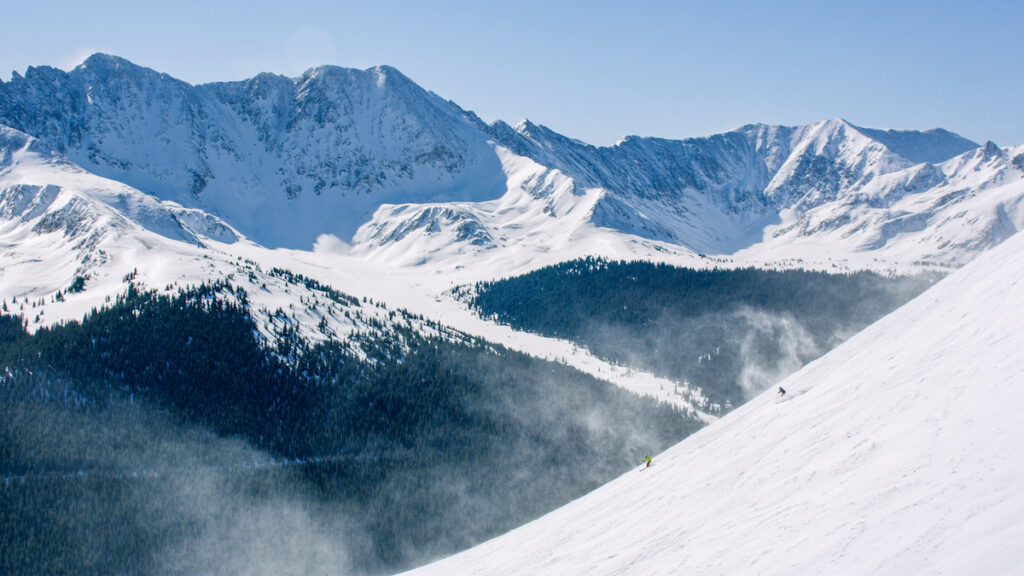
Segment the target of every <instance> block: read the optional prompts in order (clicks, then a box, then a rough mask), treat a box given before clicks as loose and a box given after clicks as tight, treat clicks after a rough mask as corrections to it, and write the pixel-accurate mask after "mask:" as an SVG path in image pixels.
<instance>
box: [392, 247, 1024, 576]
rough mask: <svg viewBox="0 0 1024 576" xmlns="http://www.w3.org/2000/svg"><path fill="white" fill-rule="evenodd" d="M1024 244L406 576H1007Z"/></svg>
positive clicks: (1023, 392) (1017, 532)
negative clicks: (681, 434) (699, 423)
mask: <svg viewBox="0 0 1024 576" xmlns="http://www.w3.org/2000/svg"><path fill="white" fill-rule="evenodd" d="M1022 302H1024V235H1021V234H1017V235H1016V236H1014V237H1012V238H1011V239H1010V240H1008V241H1006V242H1004V243H1003V244H1002V245H1000V246H999V247H997V248H995V249H993V250H992V251H991V252H989V253H987V254H985V255H984V256H982V257H980V258H978V260H976V261H975V262H974V263H972V264H970V265H969V266H967V267H965V268H964V269H962V270H960V271H959V272H957V273H956V274H954V275H951V276H950V277H948V278H946V279H945V280H944V281H942V282H940V283H939V284H937V285H936V286H935V287H934V288H932V289H931V290H929V291H927V292H925V293H924V294H923V295H922V296H920V297H919V298H917V299H916V300H914V301H912V302H911V303H909V304H907V305H906V306H904V307H903V308H901V309H899V310H898V311H896V312H894V313H893V314H891V315H890V316H888V317H886V318H884V319H882V320H881V321H879V322H878V323H876V324H874V325H873V326H871V327H870V328H868V329H867V330H865V331H863V332H861V333H860V334H858V335H856V336H855V337H853V338H851V339H850V340H849V341H847V342H846V343H845V344H843V345H841V346H840V347H839V348H837V349H835V350H834V351H832V352H831V353H829V354H827V355H826V356H824V357H822V358H820V359H819V360H817V361H815V362H813V363H812V364H810V365H808V366H806V367H805V368H804V369H803V370H801V371H799V372H798V373H796V374H794V375H792V376H791V377H789V378H788V379H787V380H786V381H784V382H783V383H782V386H784V387H785V388H786V389H787V391H788V394H787V395H786V397H785V401H783V402H777V400H776V395H775V392H774V391H769V392H766V393H765V394H763V395H761V396H760V397H757V398H755V399H754V400H752V401H751V402H749V403H748V404H746V405H744V406H742V407H740V408H738V409H737V410H735V411H734V412H732V413H730V414H729V415H727V416H726V417H724V418H722V419H721V420H720V421H718V422H716V423H714V424H711V425H710V426H708V427H707V428H705V429H704V430H702V431H701V432H699V433H697V434H695V435H694V436H691V437H690V438H688V439H686V440H684V441H683V442H681V443H680V444H678V445H676V446H674V447H673V448H671V449H670V450H668V451H666V452H665V453H663V454H660V455H658V456H655V457H654V466H653V467H651V468H650V469H647V470H644V471H639V463H640V456H642V455H637V462H638V468H637V469H636V470H632V471H630V472H628V473H626V474H624V475H623V476H621V477H620V478H618V479H616V480H614V481H613V482H611V483H609V484H607V485H605V486H603V487H601V488H599V489H598V490H596V491H594V492H593V493H591V494H588V495H587V496H584V497H583V498H581V499H579V500H577V501H575V502H572V503H570V504H569V505H567V506H565V507H564V508H561V509H559V510H556V511H554V512H552V513H550V514H548V515H547V516H544V517H542V518H540V519H538V520H536V521H534V522H532V523H530V524H527V525H525V526H523V527H521V528H519V529H517V530H514V531H512V532H510V533H508V534H506V535H504V536H501V537H499V538H496V539H494V540H491V541H488V542H486V543H484V544H481V545H480V546H478V547H476V548H473V549H471V550H468V551H466V552H464V553H461V554H458V555H456V556H453V557H450V558H447V559H444V560H441V561H439V562H437V563H434V564H431V565H428V566H425V567H423V568H421V569H418V570H415V571H413V572H410V574H415V575H417V576H426V575H431V574H439V575H450V574H460V575H462V574H558V575H563V576H564V575H573V574H580V575H596V574H643V575H645V576H652V575H659V574H666V575H667V574H1020V573H1022V571H1024V549H1022V548H1021V546H1020V544H1021V542H1024V492H1022V491H1021V490H1020V489H1019V487H1020V486H1021V481H1022V480H1024V452H1022V451H1021V449H1020V448H1021V446H1024V423H1022V421H1021V418H1020V416H1019V407H1020V406H1021V405H1022V404H1024V374H1022V371H1021V366H1024V331H1022V330H1021V329H1020V326H1021V324H1022V321H1024V307H1022V306H1021V303H1022Z"/></svg>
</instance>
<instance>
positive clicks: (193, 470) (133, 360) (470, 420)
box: [0, 283, 701, 574]
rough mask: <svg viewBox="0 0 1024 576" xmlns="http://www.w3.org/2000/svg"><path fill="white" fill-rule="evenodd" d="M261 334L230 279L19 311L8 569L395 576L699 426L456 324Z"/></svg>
mask: <svg viewBox="0 0 1024 576" xmlns="http://www.w3.org/2000/svg"><path fill="white" fill-rule="evenodd" d="M347 302H349V303H350V304H351V305H354V306H358V305H359V302H358V300H356V299H353V298H349V299H348V300H347ZM258 328H259V327H258V326H257V325H256V324H255V322H254V320H253V317H252V315H251V314H250V312H249V310H248V308H247V298H246V295H245V293H244V291H242V290H241V289H239V288H234V287H232V286H231V285H230V284H227V283H217V284H204V285H202V286H199V287H192V288H188V289H183V290H180V291H178V292H177V293H172V294H158V293H156V292H152V291H148V290H145V289H143V288H142V287H139V286H136V285H134V284H132V285H130V287H129V289H128V290H127V292H125V293H124V294H123V295H122V296H121V297H119V298H118V299H117V301H116V302H112V303H110V304H109V305H108V306H107V307H105V308H103V309H98V310H94V311H93V312H92V313H90V314H88V315H87V316H86V317H85V318H83V319H82V320H81V321H77V322H65V323H62V324H58V325H54V326H51V327H48V328H42V329H40V330H38V331H37V332H35V333H34V334H29V333H28V332H26V330H25V324H24V321H23V319H22V318H20V317H16V316H0V413H2V414H3V418H2V419H0V527H2V530H0V573H4V574H114V573H116V574H184V573H188V574H197V573H218V574H225V573H238V574H249V573H275V574H286V573H302V574H317V573H332V574H337V573H356V574H378V573H388V572H395V571H398V570H402V569H406V568H411V567H413V566H415V565H417V564H420V563H423V562H426V561H428V560H431V559H433V558H436V557H438V556H441V555H444V554H449V553H452V552H455V551H457V550H460V549H463V548H466V547H469V546H471V545H473V544H475V543H478V542H480V541H482V540H484V539H487V538H489V537H492V536H495V535H497V534H499V533H501V532H504V531H506V530H508V529H510V528H513V527H514V526H516V525H518V524H521V523H523V522H526V521H528V520H530V519H532V518H534V517H536V516H538V515H540V514H542V513H544V512H546V511H548V510H551V509H553V508H555V507H557V506H559V505H562V504H564V503H566V502H568V501H569V500H571V499H573V498H575V497H578V496H580V495H582V494H583V493H585V492H587V491H589V490H591V489H593V488H596V487H597V486H599V485H601V484H602V483H604V482H606V481H608V480H609V479H611V478H613V477H614V476H616V475H618V474H621V473H623V472H624V471H626V470H628V469H629V468H630V467H631V466H635V465H639V463H640V461H641V458H642V457H643V455H644V454H646V453H651V454H653V453H656V452H658V451H660V450H663V449H664V448H666V447H668V446H670V445H671V444H674V443H676V442H678V441H679V440H681V439H682V438H683V437H685V436H687V435H688V434H690V433H692V432H693V431H695V430H696V429H698V428H699V427H700V425H701V424H700V422H699V421H698V420H696V419H694V418H692V417H690V416H688V415H686V414H684V413H682V412H680V411H678V410H676V409H673V408H671V407H668V406H666V405H659V404H656V403H655V402H654V401H652V400H650V399H644V398H640V397H637V396H635V395H633V394H630V393H627V392H624V391H622V390H621V389H618V388H617V387H615V386H612V385H610V384H608V383H605V382H602V381H599V380H596V379H594V378H592V377H590V376H588V375H585V374H583V373H580V372H578V371H575V370H573V369H570V368H567V367H565V366H563V365H560V364H556V363H551V362H546V361H542V360H538V359H535V358H532V357H529V356H526V355H524V354H520V353H517V352H514V351H510V350H507V349H504V348H501V347H499V346H495V345H494V344H491V343H487V342H483V341H480V340H477V339H474V338H471V337H468V336H466V335H464V334H459V333H455V332H454V331H450V330H443V329H441V328H440V327H438V328H437V329H436V330H434V331H433V332H429V334H432V335H426V334H428V333H427V332H423V331H418V330H415V329H413V328H411V324H409V323H403V322H394V323H387V324H385V323H382V322H376V323H370V324H368V325H367V326H366V327H365V328H364V329H363V330H361V331H360V332H358V333H356V334H354V335H352V336H351V337H350V338H347V339H345V340H344V341H338V340H334V339H328V340H325V341H322V342H318V343H310V342H307V341H304V340H303V339H302V338H300V337H298V336H297V335H295V333H285V334H282V335H279V336H280V337H279V339H278V340H277V341H276V342H270V341H267V340H266V339H265V338H263V337H261V336H260V331H259V330H258ZM268 571H269V572H268Z"/></svg>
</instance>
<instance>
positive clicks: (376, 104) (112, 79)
mask: <svg viewBox="0 0 1024 576" xmlns="http://www.w3.org/2000/svg"><path fill="white" fill-rule="evenodd" d="M0 125H8V126H11V127H12V128H14V129H17V130H20V131H22V132H25V133H27V134H30V135H32V136H34V137H36V138H39V139H40V140H42V141H44V142H46V143H47V145H49V146H52V147H54V148H55V149H56V150H57V151H59V152H60V153H62V154H64V155H65V156H66V157H67V158H68V159H69V160H70V161H72V162H75V163H76V164H78V165H80V166H81V167H82V168H83V169H85V170H88V171H90V172H94V173H96V174H98V175H100V176H103V177H106V178H110V179H113V180H116V181H119V182H123V183H125V184H128V185H129V186H132V187H133V188H136V189H138V190H140V191H142V192H144V193H147V194H150V195H153V196H155V197H157V198H159V199H161V200H169V201H172V202H175V203H177V204H180V205H181V206H183V207H184V208H185V209H187V210H190V211H192V212H191V213H192V214H193V215H198V214H207V215H208V218H209V219H212V220H218V221H221V222H224V223H225V224H227V225H228V226H230V227H231V228H233V229H235V230H236V231H238V232H239V233H241V234H242V235H243V236H245V237H246V238H248V239H249V240H251V241H253V242H256V243H258V244H260V245H263V246H266V247H270V248H292V249H303V250H309V249H310V248H311V247H313V246H314V245H315V244H316V243H317V242H318V239H319V238H321V237H336V238H337V239H338V240H339V241H340V243H338V245H351V246H352V251H353V253H355V254H359V255H362V256H363V257H366V258H378V259H384V260H385V261H390V262H393V263H394V264H395V265H398V266H408V265H414V266H418V265H423V264H435V265H443V264H444V262H445V261H449V262H450V263H451V265H452V266H463V265H464V263H462V262H461V261H460V262H458V263H454V262H455V261H454V260H452V258H453V257H454V258H459V259H465V258H473V259H481V258H482V259H493V258H495V257H498V256H499V255H502V254H507V253H508V252H509V251H521V250H526V251H529V252H533V253H534V254H537V255H540V254H541V253H550V252H551V246H552V245H560V246H562V248H560V249H561V250H572V251H574V252H573V253H572V254H567V255H566V257H567V258H571V257H577V256H582V255H586V254H585V253H582V251H585V249H581V248H574V247H573V246H574V245H576V244H577V243H579V242H583V241H584V239H587V240H585V241H586V242H588V243H590V244H592V245H594V246H597V245H603V246H612V245H616V246H617V247H616V248H615V249H613V250H610V251H608V253H605V254H599V255H605V256H612V257H614V256H615V255H616V254H621V253H628V254H635V255H636V256H638V257H641V258H651V257H658V254H667V255H673V256H672V257H676V258H684V259H685V258H689V259H690V260H692V259H693V258H694V257H696V256H697V255H715V256H720V257H727V258H732V259H735V258H741V259H743V260H745V261H750V259H752V258H753V259H758V258H760V259H761V260H762V261H764V260H766V259H768V258H765V257H764V256H765V255H770V259H771V260H772V261H796V260H802V261H804V262H808V261H814V262H816V264H813V265H816V266H822V265H826V263H827V262H828V261H829V260H837V259H838V260H851V261H856V262H857V264H855V265H856V266H861V267H864V266H868V267H871V266H874V265H873V264H871V262H874V261H879V262H883V261H884V262H883V263H882V264H881V265H880V266H881V267H899V268H906V267H915V266H926V267H927V266H930V267H939V268H943V269H950V268H955V267H958V266H960V265H962V264H963V263H964V262H966V261H969V260H970V259H971V258H973V256H974V255H975V254H977V253H978V249H979V247H981V246H989V245H994V244H995V243H998V241H1000V240H1001V239H1004V238H1005V237H1006V236H1007V233H1008V232H1010V231H1012V230H1016V229H1019V228H1020V227H1021V226H1024V208H1022V207H1021V205H1020V203H1019V202H1017V200H1016V199H1017V198H1018V197H1019V196H1021V195H1024V187H1022V186H1024V184H1022V182H1021V181H1022V175H1024V170H1021V166H1024V161H1022V162H1017V163H1016V164H1015V163H1014V162H1015V161H1014V160H1013V158H1015V157H1016V156H1015V155H1019V152H1015V151H1014V150H1013V149H1005V150H1004V149H1000V148H998V147H995V146H994V145H992V147H993V148H992V149H991V150H989V152H987V155H988V156H989V157H990V158H991V159H993V161H994V162H996V163H999V162H1003V164H1001V165H996V164H993V163H988V164H985V165H984V166H979V167H980V169H981V170H982V171H983V172H984V178H975V177H968V174H967V173H958V172H957V171H956V169H954V168H952V167H953V166H954V164H955V165H960V166H965V165H966V164H967V163H969V160H967V159H961V160H959V161H956V162H954V164H949V163H950V162H953V159H954V158H956V157H958V156H963V155H965V154H967V155H969V154H970V153H971V151H972V150H978V149H980V148H982V147H979V146H978V145H977V144H976V143H974V142H972V141H970V140H967V139H965V138H962V137H960V136H958V135H956V134H954V133H952V132H949V131H946V130H943V129H933V130H928V131H909V130H877V129H870V128H863V127H860V126H857V125H854V124H852V123H850V122H848V121H846V120H843V119H841V118H833V119H827V120H824V121H821V122H818V123H815V124H810V125H805V126H772V125H765V124H748V125H745V126H741V127H739V128H737V129H735V130H732V131H729V132H725V133H722V134H716V135H711V136H707V137H701V138H687V139H683V140H669V139H663V138H646V137H639V136H629V137H626V138H624V139H622V140H620V141H619V142H617V143H616V144H615V145H613V146H605V147H597V146H593V145H590V144H587V143H585V142H581V141H579V140H575V139H573V138H570V137H567V136H563V135H561V134H558V133H557V132H554V131H553V130H550V129H549V128H547V127H545V126H543V125H540V124H536V123H533V122H532V121H529V120H524V121H522V122H520V123H518V124H516V125H515V126H512V125H509V124H506V123H505V122H502V121H500V120H497V121H495V122H493V123H491V124H487V123H485V122H483V121H482V120H481V119H480V118H479V117H477V116H476V115H475V114H474V113H472V112H471V111H467V110H464V109H463V108H461V107H459V106H458V105H457V104H455V103H453V102H451V101H449V100H444V99H443V98H441V97H440V96H438V95H436V94H434V93H432V92H429V91H427V90H425V89H423V88H422V87H420V86H418V85H417V84H416V83H415V82H414V81H412V80H411V79H409V78H408V77H406V76H405V75H404V74H402V73H401V72H400V71H398V70H397V69H395V68H393V67H390V66H377V67H372V68H367V69H366V70H357V69H351V68H342V67H337V66H321V67H317V68H312V69H310V70H307V71H306V72H305V73H303V74H302V75H300V76H298V77H296V78H286V77H284V76H280V75H275V74H270V73H263V74H259V75H257V76H255V77H254V78H251V79H247V80H241V81H233V82H216V83H208V84H201V85H197V86H192V85H189V84H188V83H185V82H182V81H180V80H176V79H174V78H172V77H170V76H168V75H166V74H162V73H159V72H157V71H155V70H151V69H149V68H144V67H142V66H138V65H135V64H133V63H131V62H129V61H127V60H125V59H123V58H119V57H116V56H110V55H104V54H97V55H94V56H91V57H89V58H88V59H86V61H85V62H83V63H82V64H81V65H80V66H78V67H76V68H75V69H73V70H72V71H70V72H63V71H60V70H57V69H53V68H48V67H39V68H30V69H29V70H28V71H26V74H25V76H20V75H18V76H12V79H11V81H10V82H6V83H2V82H0ZM1000 151H1001V152H1000ZM965 158H966V157H965ZM1000 158H1001V159H1002V160H998V159H1000ZM995 184H1000V185H1002V186H1004V187H1006V186H1008V187H1009V189H1006V190H1004V191H1005V194H1001V196H1002V197H1000V198H997V199H995V200H992V201H991V202H989V203H988V204H991V205H988V204H986V202H979V201H974V200H973V199H971V202H968V204H970V207H969V208H968V207H967V206H966V205H964V204H962V203H963V202H965V201H967V200H968V198H967V196H966V195H964V194H957V193H955V192H956V191H955V190H953V191H952V192H951V191H950V190H949V189H951V188H953V187H955V186H960V187H962V186H968V187H971V188H993V187H995ZM556 190H557V191H558V192H557V194H553V192H554V191H556ZM912 195H913V196H917V197H919V198H924V197H926V196H942V197H943V198H945V199H946V200H945V201H942V202H940V201H938V200H934V201H927V202H926V201H917V202H911V201H909V200H907V201H905V202H904V203H903V205H902V206H900V209H899V210H894V209H893V204H894V202H895V201H896V200H897V199H898V198H909V196H912ZM992 197H993V198H994V197H995V195H992ZM954 206H955V207H958V208H960V209H959V211H957V210H954V209H953V208H954ZM940 212H942V213H941V214H940ZM954 213H956V214H964V215H966V216H964V217H963V218H960V220H959V222H961V223H967V226H966V227H967V230H966V231H963V232H958V233H957V235H958V236H964V238H958V239H957V240H956V241H955V242H952V243H951V242H950V241H949V239H948V238H945V237H936V236H934V235H933V236H928V235H921V234H919V233H920V232H921V230H922V229H923V228H930V227H931V226H930V225H929V223H936V224H941V223H942V222H949V221H951V220H952V219H955V217H954V215H953V214H954ZM915 234H916V236H915ZM968 236H973V238H974V240H972V239H971V238H968ZM812 241H813V242H816V243H817V244H819V245H820V246H821V248H820V250H817V251H815V250H811V249H809V245H810V243H811V242H812ZM950 245H953V246H954V248H955V249H954V250H947V247H948V246H950ZM545 246H547V247H545ZM513 257H515V256H513Z"/></svg>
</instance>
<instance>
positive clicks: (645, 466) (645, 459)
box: [644, 454, 651, 468]
mask: <svg viewBox="0 0 1024 576" xmlns="http://www.w3.org/2000/svg"><path fill="white" fill-rule="evenodd" d="M644 462H647V464H645V465H644V468H650V467H651V457H650V456H648V455H646V454H644Z"/></svg>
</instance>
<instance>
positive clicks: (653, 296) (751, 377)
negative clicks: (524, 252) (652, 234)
mask: <svg viewBox="0 0 1024 576" xmlns="http://www.w3.org/2000/svg"><path fill="white" fill-rule="evenodd" d="M935 280H936V278H935V277H927V276H917V277H909V276H908V277H899V276H893V277H889V276H882V275H879V274H876V273H872V272H856V273H847V274H830V273H826V272H817V271H807V270H784V271H773V270H764V269H755V268H744V269H705V270H696V269H688V268H679V267H674V266H670V265H667V264H657V263H650V262H622V261H608V260H604V259H600V258H585V259H579V260H574V261H569V262H564V263H561V264H557V265H554V266H549V267H546V268H542V269H539V270H536V271H533V272H530V273H528V274H524V275H522V276H518V277H514V278H507V279H502V280H497V281H493V282H482V283H478V284H476V285H474V286H470V287H462V288H461V289H459V290H458V292H459V294H458V295H459V296H461V297H462V298H463V299H464V300H466V301H467V302H468V303H469V304H470V305H471V306H472V307H473V308H474V309H475V310H476V311H477V312H478V313H479V314H480V315H481V316H483V317H485V318H491V319H494V320H496V321H498V322H501V323H504V324H507V325H509V326H511V327H513V328H515V329H517V330H525V331H528V332H534V333H537V334H542V335H545V336H552V337H556V338H562V339H566V340H570V341H573V342H575V343H577V344H578V345H580V346H583V347H586V348H587V349H589V350H590V351H591V352H593V353H594V354H596V355H597V356H599V357H602V358H605V359H608V360H611V361H613V362H615V363H618V364H620V365H625V366H630V367H633V368H636V369H642V370H647V371H650V372H653V373H655V374H658V375H661V376H664V377H667V378H670V379H672V380H674V381H676V382H679V383H687V384H689V385H691V386H696V387H699V388H700V390H701V391H702V392H703V395H704V396H705V398H706V403H705V404H703V405H702V406H701V407H702V408H704V409H705V410H708V411H710V412H716V411H718V412H724V411H727V410H728V409H729V408H731V407H735V406H737V405H739V404H740V403H742V402H743V401H744V400H745V399H747V398H749V397H750V396H751V395H753V394H756V393H758V392H761V391H763V390H764V389H765V388H767V387H769V386H771V385H772V384H774V383H775V382H777V381H778V380H780V379H782V378H783V377H785V376H787V375H788V374H790V373H792V372H794V371H796V370H797V369H798V368H800V366H803V365H804V364H806V363H807V362H810V361H811V360H813V359H815V358H817V357H819V356H821V355H822V354H824V353H825V352H827V351H829V350H831V349H832V348H834V347H835V346H836V345H838V344H839V343H841V342H842V341H844V340H845V339H846V338H848V337H849V336H851V335H853V334H855V333H856V332H858V331H860V330H861V329H863V328H864V327H866V326H867V325H868V324H870V323H872V322H874V321H875V320H877V319H878V318H880V317H882V316H883V315H885V314H887V313H888V312H890V311H892V310H894V309H896V308H897V307H898V306H900V305H901V304H903V303H904V302H907V301H908V300H910V299H911V298H912V297H914V296H916V295H917V294H919V293H920V292H922V291H923V290H924V289H926V288H927V287H928V286H930V285H931V284H933V283H934V281H935Z"/></svg>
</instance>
